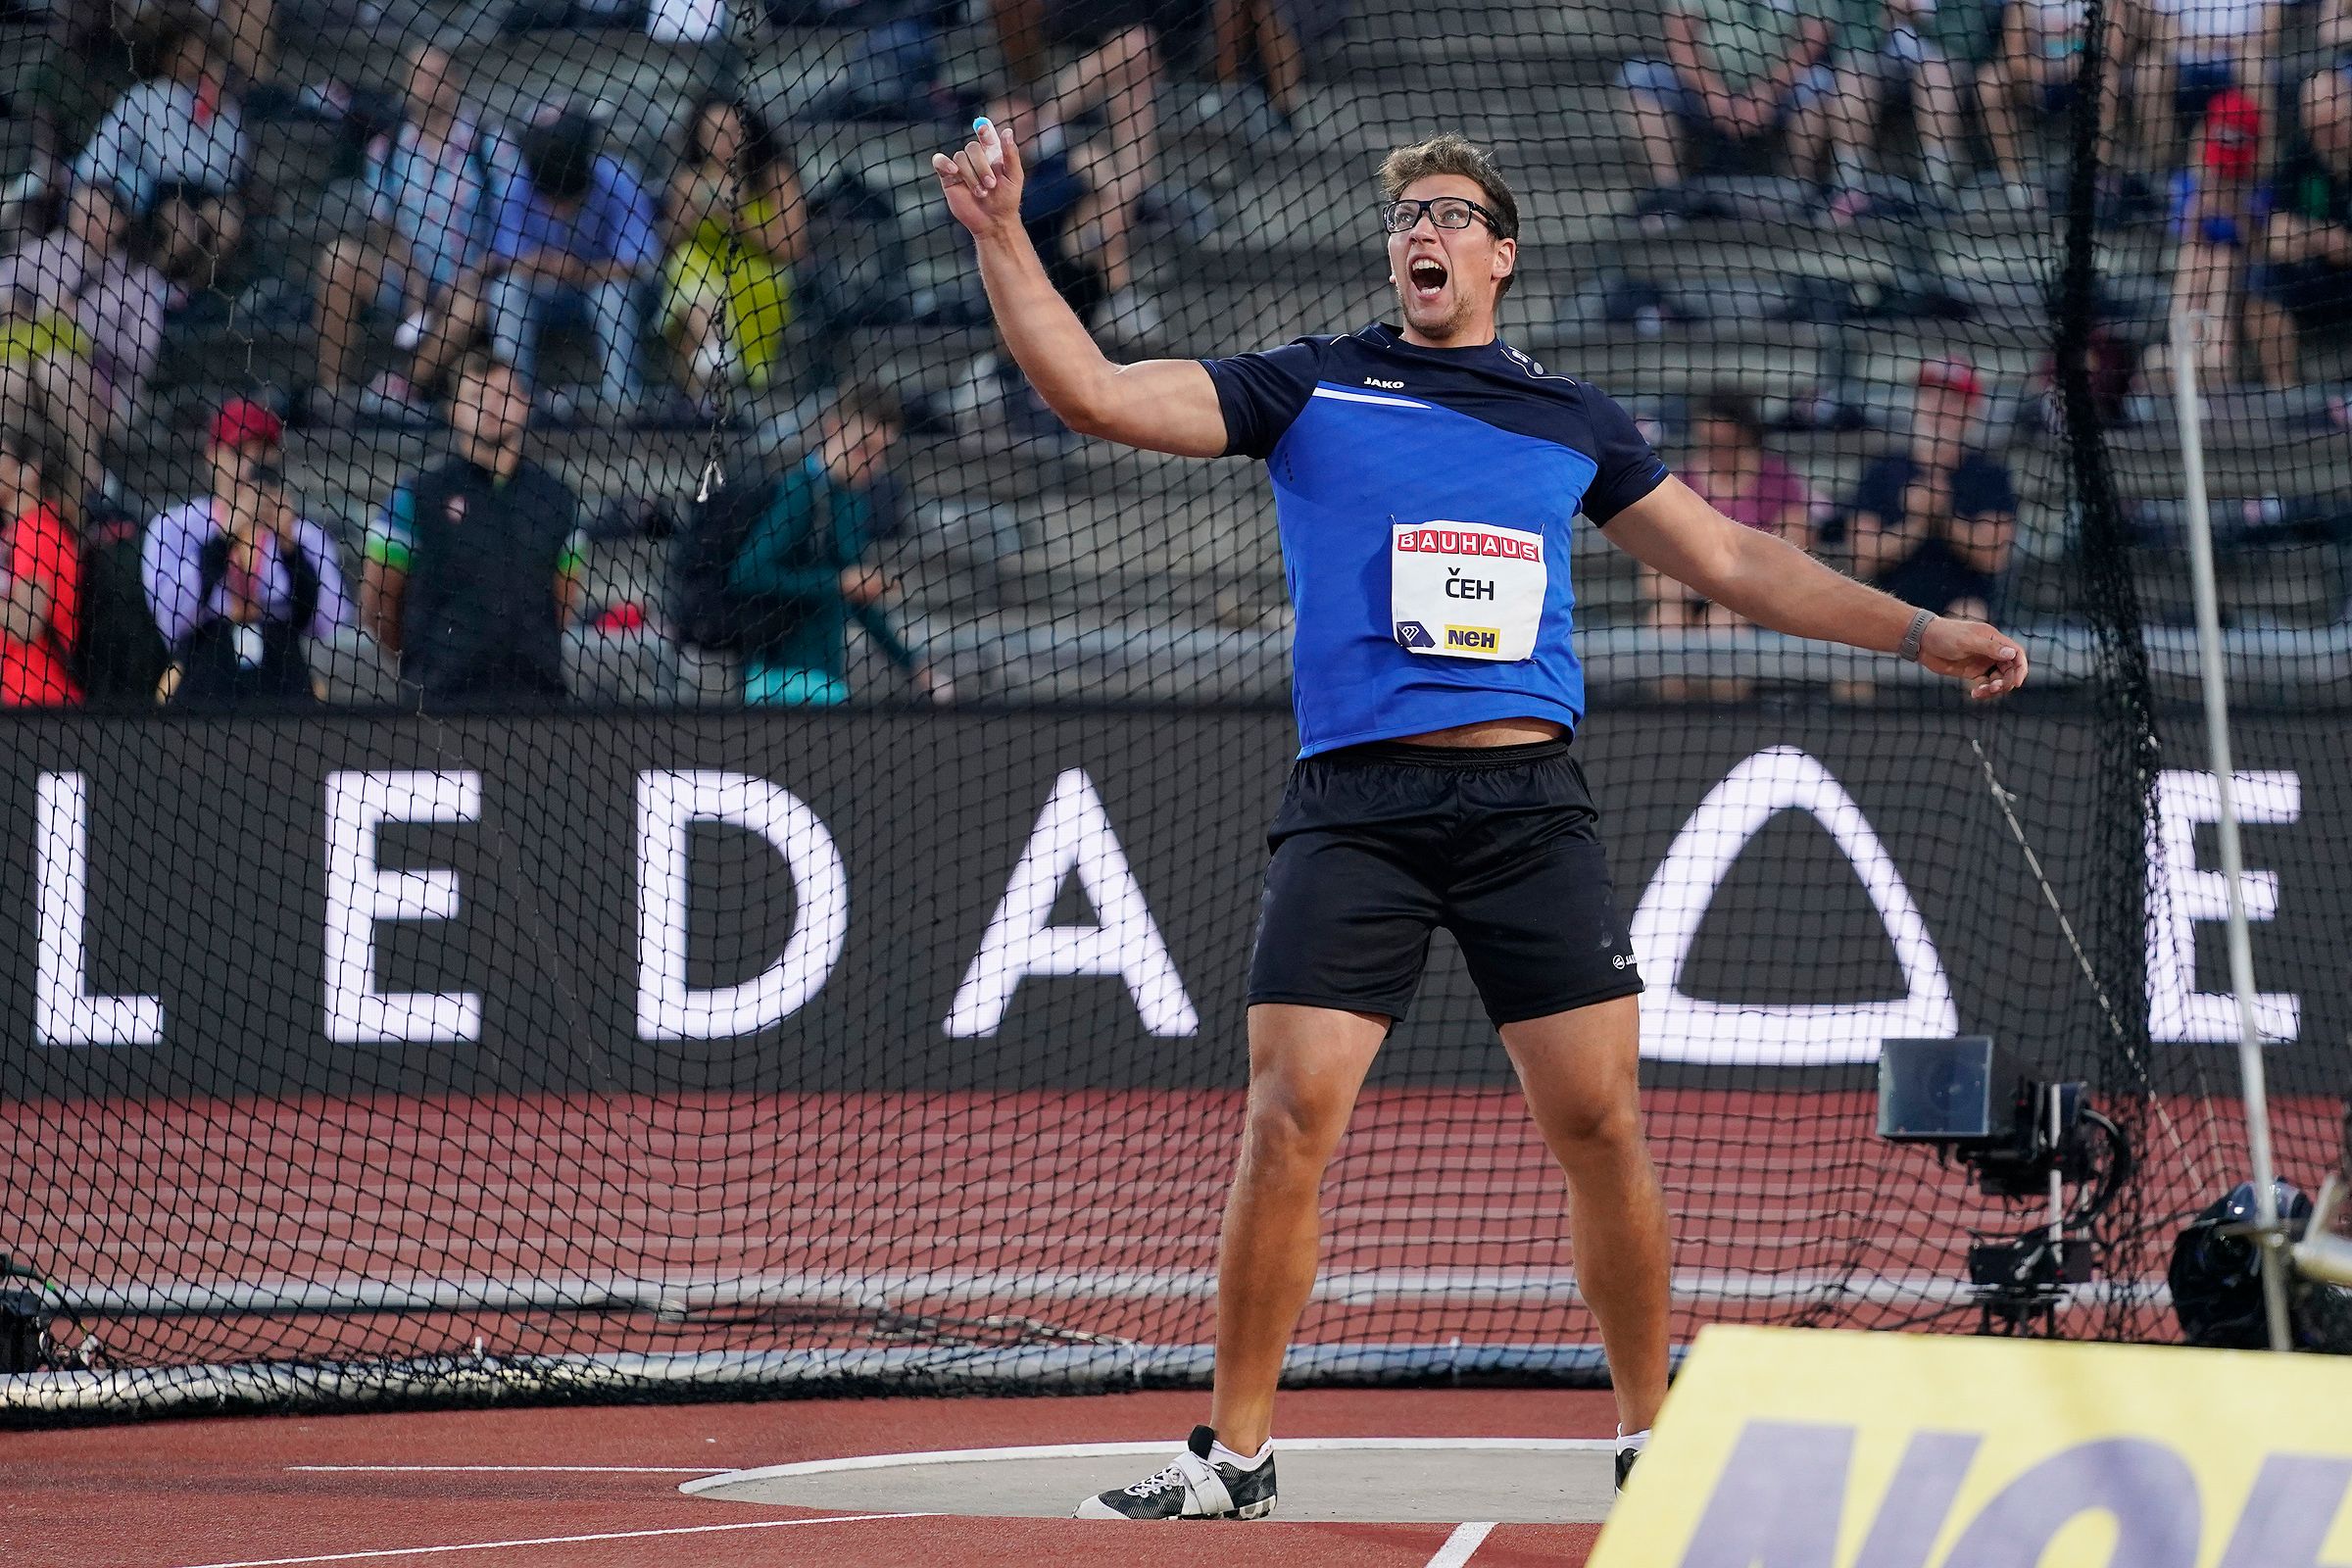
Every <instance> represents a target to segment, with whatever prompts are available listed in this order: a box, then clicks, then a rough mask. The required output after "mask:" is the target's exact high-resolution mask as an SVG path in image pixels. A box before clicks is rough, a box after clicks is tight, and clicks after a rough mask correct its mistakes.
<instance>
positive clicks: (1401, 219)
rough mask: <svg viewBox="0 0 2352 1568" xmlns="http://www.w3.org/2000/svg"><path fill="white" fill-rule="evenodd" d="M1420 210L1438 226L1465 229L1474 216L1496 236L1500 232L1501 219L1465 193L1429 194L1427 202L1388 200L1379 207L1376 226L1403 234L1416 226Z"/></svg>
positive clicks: (1405, 199) (1408, 198)
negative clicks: (1455, 194)
mask: <svg viewBox="0 0 2352 1568" xmlns="http://www.w3.org/2000/svg"><path fill="white" fill-rule="evenodd" d="M1424 213H1427V214H1428V215H1429V221H1431V222H1433V223H1435V224H1437V225H1438V227H1440V228H1468V227H1469V226H1470V223H1471V221H1472V220H1473V219H1476V220H1478V221H1483V222H1484V223H1485V224H1486V225H1487V226H1488V227H1489V228H1491V229H1493V230H1494V231H1495V233H1496V234H1497V235H1500V234H1501V233H1502V220H1501V219H1499V218H1496V217H1495V215H1494V214H1493V213H1490V212H1488V211H1487V210H1486V209H1485V208H1484V207H1481V206H1479V205H1478V203H1476V202H1474V201H1472V200H1471V199H1470V198H1469V197H1467V196H1432V197H1430V198H1429V199H1428V200H1427V201H1416V200H1415V199H1413V198H1412V197H1410V196H1408V197H1405V198H1404V199H1403V200H1402V201H1394V202H1391V203H1389V204H1388V205H1387V206H1385V207H1383V208H1382V209H1381V210H1380V226H1381V227H1383V228H1385V229H1387V230H1388V231H1389V232H1390V233H1392V234H1402V233H1406V232H1408V231H1410V230H1411V229H1413V228H1415V227H1417V226H1419V224H1420V222H1421V215H1422V214H1424Z"/></svg>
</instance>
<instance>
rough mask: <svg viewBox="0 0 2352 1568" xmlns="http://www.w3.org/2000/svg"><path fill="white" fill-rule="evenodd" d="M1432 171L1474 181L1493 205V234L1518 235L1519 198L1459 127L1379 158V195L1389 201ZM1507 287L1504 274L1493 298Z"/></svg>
mask: <svg viewBox="0 0 2352 1568" xmlns="http://www.w3.org/2000/svg"><path fill="white" fill-rule="evenodd" d="M1433 174H1455V175H1459V176H1460V177H1461V178H1463V179H1467V180H1470V181H1472V182H1473V183H1475V184H1476V185H1477V186H1478V188H1479V189H1480V190H1482V191H1484V192H1485V193H1486V197H1487V206H1489V207H1490V208H1492V209H1494V212H1495V238H1497V239H1510V240H1515V239H1517V238H1518V237H1519V198H1518V197H1517V196H1514V195H1513V194H1511V186H1510V181H1508V180H1506V179H1504V178H1503V177H1502V170H1501V168H1500V167H1499V166H1498V165H1496V164H1495V155H1494V154H1493V153H1491V152H1489V151H1487V149H1486V148H1484V147H1481V146H1480V145H1479V144H1478V143H1476V142H1474V141H1472V140H1471V139H1470V138H1469V137H1467V136H1465V135H1463V134H1462V133H1461V132H1459V131H1454V130H1443V131H1440V132H1439V133H1438V134H1436V135H1435V136H1432V137H1430V138H1429V139H1428V140H1427V141H1417V142H1414V143H1413V144H1412V145H1411V146H1409V147H1398V148H1397V149H1395V150H1394V151H1392V152H1391V153H1390V154H1389V156H1388V157H1386V158H1384V159H1382V160H1381V161H1380V199H1381V200H1382V201H1384V202H1393V201H1395V200H1396V199H1397V197H1399V196H1402V195H1403V194H1404V193H1405V191H1406V189H1407V188H1408V187H1410V186H1411V185H1412V184H1413V183H1414V182H1415V181H1416V180H1423V179H1427V178H1429V177H1430V176H1431V175H1433ZM1510 289H1511V280H1510V279H1509V278H1507V277H1506V278H1504V279H1503V280H1502V281H1501V282H1499V283H1497V284H1495V299H1497V300H1499V299H1501V298H1502V297H1503V295H1505V294H1507V293H1509V292H1510Z"/></svg>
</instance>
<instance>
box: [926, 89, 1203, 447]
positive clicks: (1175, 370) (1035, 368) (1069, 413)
mask: <svg viewBox="0 0 2352 1568" xmlns="http://www.w3.org/2000/svg"><path fill="white" fill-rule="evenodd" d="M972 129H973V135H972V139H971V140H970V141H968V142H966V143H965V144H964V147H963V150H962V151H961V152H958V153H957V154H956V156H955V157H953V158H950V157H948V156H947V155H946V154H944V153H935V154H933V155H932V158H931V168H932V171H933V172H935V173H937V174H938V175H939V184H940V189H941V190H942V191H943V192H944V193H945V194H946V196H947V198H948V211H949V212H951V213H954V214H955V215H956V221H957V222H959V223H961V224H962V225H963V226H964V227H965V228H968V229H970V230H971V231H972V238H973V239H974V240H975V241H976V242H977V244H978V247H979V252H980V281H981V282H982V283H983V284H985V285H986V286H987V288H988V304H989V309H990V310H992V311H993V312H995V313H996V318H997V330H998V331H999V332H1001V333H1002V334H1003V335H1004V338H1005V347H1006V348H1007V349H1010V350H1011V351H1012V357H1013V359H1014V360H1016V361H1018V362H1019V364H1020V367H1021V369H1022V370H1023V371H1024V372H1025V373H1026V374H1027V375H1028V377H1029V381H1030V384H1031V385H1032V386H1035V387H1036V388H1037V392H1038V396H1040V397H1042V398H1044V399H1045V400H1046V407H1048V408H1050V409H1052V410H1053V411H1054V413H1055V414H1057V415H1059V416H1060V417H1061V420H1062V422H1063V423H1064V424H1067V425H1068V426H1069V427H1070V428H1071V429H1073V430H1075V431H1077V432H1078V433H1079V434H1080V435H1092V436H1101V437H1102V438H1103V439H1104V440H1106V441H1118V442H1122V443H1124V444H1125V445H1127V446H1131V447H1146V448H1149V449H1150V450H1152V451H1153V452H1170V453H1174V454H1175V455H1176V456H1178V457H1180V458H1215V457H1222V456H1224V454H1225V450H1226V446H1227V440H1226V433H1225V415H1224V412H1223V410H1222V409H1220V408H1219V406H1218V404H1217V388H1216V383H1214V382H1213V381H1211V380H1210V379H1209V378H1208V371H1206V370H1205V369H1202V368H1201V364H1200V362H1199V361H1197V360H1146V361H1143V362H1142V363H1140V364H1136V365H1115V364H1113V363H1112V362H1111V361H1110V360H1109V359H1107V358H1105V357H1104V355H1103V351H1102V350H1101V349H1099V348H1097V347H1096V346H1095V340H1094V338H1093V337H1091V336H1090V335H1089V334H1088V333H1087V330H1086V323H1085V322H1083V321H1081V320H1079V319H1078V316H1077V313H1076V312H1074V311H1072V310H1071V309H1070V308H1069V306H1068V305H1067V304H1065V303H1064V302H1063V300H1062V298H1061V296H1060V295H1059V294H1057V293H1055V292H1054V284H1053V282H1052V281H1051V280H1050V279H1048V278H1047V276H1046V268H1045V264H1044V263H1043V262H1042V261H1040V260H1039V259H1038V254H1037V248H1036V247H1035V246H1034V245H1032V244H1030V243H1029V234H1028V231H1027V230H1025V229H1024V228H1022V227H1021V186H1022V183H1023V174H1022V170H1021V155H1020V150H1019V149H1018V148H1017V147H1015V146H1014V145H1013V139H1012V137H1011V135H1009V134H1006V133H1004V132H1001V131H1000V130H999V128H998V127H997V126H996V125H994V124H992V123H989V122H988V121H986V120H980V121H975V122H973V126H972Z"/></svg>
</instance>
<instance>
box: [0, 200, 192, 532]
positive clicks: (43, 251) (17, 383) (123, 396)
mask: <svg viewBox="0 0 2352 1568" xmlns="http://www.w3.org/2000/svg"><path fill="white" fill-rule="evenodd" d="M129 226H130V225H129V223H128V221H127V220H126V219H125V218H124V216H123V204H122V202H121V201H120V200H119V199H118V198H117V196H116V195H115V189H114V187H113V186H112V185H108V184H103V183H95V182H85V183H83V184H79V185H76V186H74V187H73V191H72V192H71V193H70V194H69V195H68V196H67V198H66V213H65V221H64V222H62V223H60V224H59V225H58V226H57V227H56V228H55V229H53V230H52V231H50V232H49V233H48V234H46V235H44V236H42V237H41V238H39V239H37V240H34V241H32V242H31V243H30V244H28V245H26V246H25V248H24V249H22V250H20V251H17V252H15V253H14V254H12V255H10V256H7V257H5V258H0V410H6V411H7V412H8V414H9V416H10V417H11V418H12V419H14V420H17V421H19V422H23V421H25V420H27V419H29V418H32V417H39V418H40V419H42V420H44V421H45V422H46V423H47V424H48V426H49V428H50V429H51V430H52V431H54V432H55V434H56V437H57V442H58V445H59V446H60V448H62V450H63V454H64V457H65V465H64V471H63V472H61V473H60V474H59V475H58V477H59V479H60V480H62V481H65V482H66V483H67V484H70V485H71V487H72V494H73V495H74V496H75V497H77V498H79V504H86V503H87V502H88V501H89V500H90V499H91V498H92V497H95V496H100V495H103V494H105V493H106V492H107V491H108V490H109V489H110V481H109V479H108V476H107V471H106V459H105V453H106V446H107V443H109V442H111V441H119V440H120V439H122V437H123V433H124V431H125V429H126V428H127V426H128V424H129V420H130V416H131V412H132V411H133V410H134V409H136V408H139V407H140V406H142V405H143V404H144V403H145V401H146V393H147V378H148V376H149V375H151V374H152V373H154V370H155V362H156V358H157V356H158V355H160V354H161V353H162V351H163V342H164V307H165V304H166V301H167V298H168V296H169V294H170V292H171V286H170V285H169V284H167V283H166V282H165V281H164V279H163V276H162V274H160V273H158V272H157V271H156V270H155V269H153V268H151V267H148V266H146V265H145V264H144V263H141V262H139V261H136V260H134V259H133V256H132V252H131V248H130V245H129V239H128V231H129Z"/></svg>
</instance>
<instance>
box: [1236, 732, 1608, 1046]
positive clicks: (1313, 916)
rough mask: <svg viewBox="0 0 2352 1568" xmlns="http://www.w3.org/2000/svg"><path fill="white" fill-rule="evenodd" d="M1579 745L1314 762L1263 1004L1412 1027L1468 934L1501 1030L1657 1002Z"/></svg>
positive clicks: (1264, 939)
mask: <svg viewBox="0 0 2352 1568" xmlns="http://www.w3.org/2000/svg"><path fill="white" fill-rule="evenodd" d="M1599 823H1600V817H1599V813H1598V812H1597V811H1596V810H1595V809H1593V796H1592V792H1591V791H1590V790H1588V789H1587V788H1586V787H1585V770H1584V768H1583V767H1581V766H1579V765H1578V763H1577V760H1576V759H1575V758H1574V757H1572V756H1570V755H1569V750H1568V743H1567V742H1566V741H1544V742H1541V743H1539V744H1537V745H1533V746H1503V747H1495V748H1480V749H1459V748H1453V747H1435V746H1406V745H1398V744H1382V745H1373V746H1353V747H1348V748H1347V749H1345V750H1342V751H1336V752H1327V753H1325V754H1323V755H1322V756H1320V757H1310V758H1307V759H1306V760H1303V761H1301V762H1299V765H1298V766H1297V767H1296V768H1294V769H1293V770H1292V772H1291V780H1290V784H1289V786H1288V787H1287V788H1286V789H1285V790H1284V791H1283V795H1282V808H1281V809H1280V810H1279V811H1277V812H1276V813H1275V816H1274V826H1273V827H1272V828H1271V829H1270V830H1269V831H1268V833H1267V835H1266V842H1267V846H1268V848H1270V849H1271V850H1272V851H1273V858H1272V859H1271V860H1270V861H1269V863H1268V864H1267V866H1266V890H1265V896H1264V897H1263V899H1262V900H1261V901H1260V902H1259V905H1258V915H1257V947H1256V951H1255V952H1254V953H1253V954H1252V956H1251V957H1250V1001H1251V1002H1252V1003H1259V1002H1288V1003H1299V1004H1303V1005H1309V1006H1317V1007H1340V1008H1345V1009H1347V1010H1348V1011H1351V1012H1377V1013H1385V1014H1387V1015H1388V1016H1389V1017H1391V1018H1402V1017H1403V1016H1404V1015H1405V1010H1406V1009H1407V1008H1408V1007H1409V1006H1411V1005H1412V1000H1413V993H1414V991H1415V990H1417V989H1418V988H1419V987H1420V984H1421V970H1422V966H1423V965H1424V964H1425V963H1426V962H1427V960H1428V957H1429V934H1430V932H1431V931H1432V930H1434V929H1436V928H1437V927H1439V926H1444V927H1445V928H1446V930H1448V931H1450V932H1452V933H1453V938H1454V941H1455V942H1457V943H1459V944H1460V945H1461V950H1462V956H1463V957H1464V958H1465V959H1466V960H1467V961H1468V963H1469V967H1470V978H1471V980H1472V981H1474V982H1475V983H1476V984H1477V986H1478V994H1479V998H1480V1000H1482V1001H1483V1002H1484V1003H1485V1004H1486V1007H1487V1016H1488V1017H1490V1018H1492V1019H1493V1020H1494V1021H1495V1023H1497V1024H1505V1023H1517V1022H1520V1021H1522V1020H1523V1019H1528V1018H1542V1017H1544V1016H1546V1015H1548V1014H1550V1013H1554V1012H1565V1011H1567V1010H1568V1009H1569V1008H1571V1007H1582V1006H1586V1005H1590V1004H1592V1003H1595V1002H1605V1001H1607V1000H1608V999H1610V998H1611V997H1625V996H1632V995H1634V994H1635V993H1636V992H1639V991H1640V990H1641V989H1642V976H1641V974H1640V972H1639V971H1638V970H1636V968H1635V967H1634V955H1633V949H1632V945H1631V943H1630V942H1629V941H1628V939H1627V934H1626V924H1625V920H1624V917H1623V916H1621V915H1620V914H1619V913H1618V912H1617V899H1616V890H1615V888H1614V887H1613V885H1612V884H1611V883H1610V880H1609V866H1608V858H1607V856H1606V854H1605V853H1604V852H1603V851H1602V849H1601V843H1600V832H1599Z"/></svg>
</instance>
